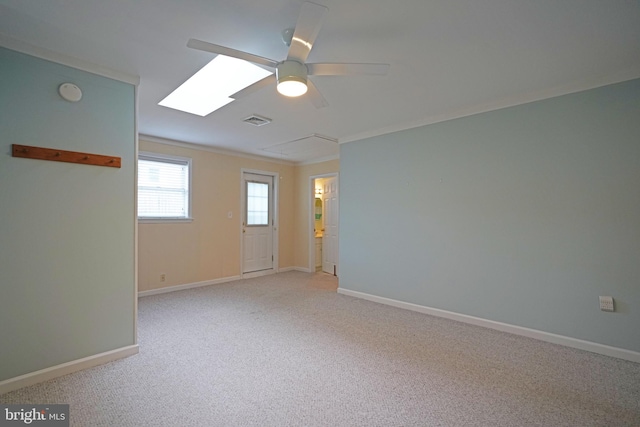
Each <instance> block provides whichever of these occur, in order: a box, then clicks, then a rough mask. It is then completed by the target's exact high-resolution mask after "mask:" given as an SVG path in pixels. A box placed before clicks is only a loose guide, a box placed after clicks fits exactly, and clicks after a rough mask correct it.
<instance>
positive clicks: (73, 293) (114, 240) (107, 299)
mask: <svg viewBox="0 0 640 427" xmlns="http://www.w3.org/2000/svg"><path fill="white" fill-rule="evenodd" d="M63 82H72V83H74V84H76V85H78V86H79V87H80V88H81V89H82V90H83V98H82V100H81V101H80V102H77V103H70V102H67V101H64V100H63V99H62V98H61V97H59V96H58V94H57V88H58V86H59V85H60V84H61V83H63ZM134 96H135V95H134V86H132V85H130V84H126V83H121V82H118V81H114V80H110V79H107V78H103V77H99V76H96V75H93V74H89V73H86V72H83V71H79V70H75V69H72V68H69V67H66V66H62V65H59V64H55V63H52V62H48V61H44V60H41V59H37V58H34V57H31V56H28V55H24V54H21V53H17V52H14V51H11V50H7V49H4V48H0V129H1V131H0V343H1V344H0V381H2V380H6V379H9V378H14V377H16V376H19V375H22V374H26V373H30V372H33V371H37V370H40V369H44V368H48V367H52V366H55V365H58V364H61V363H65V362H69V361H73V360H77V359H80V358H83V357H87V356H92V355H95V354H99V353H102V352H106V351H109V350H114V349H118V348H121V347H125V346H129V345H133V344H135V342H134V339H135V338H134V337H135V334H134V287H135V282H134V150H135V131H134V129H135V128H134V114H135V111H134ZM11 144H23V145H33V146H41V147H49V148H59V149H62V150H71V151H82V152H88V153H96V154H106V155H114V156H120V157H122V168H121V169H115V168H107V167H98V166H87V165H78V164H71V163H60V162H50V161H42V160H31V159H21V158H13V157H11Z"/></svg>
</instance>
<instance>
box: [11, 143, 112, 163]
mask: <svg viewBox="0 0 640 427" xmlns="http://www.w3.org/2000/svg"><path fill="white" fill-rule="evenodd" d="M12 154H13V157H25V158H27V159H40V160H53V161H55V162H68V163H80V164H83V165H95V166H108V167H112V168H119V167H121V159H120V157H116V156H104V155H102V154H90V153H80V152H77V151H65V150H56V149H53V148H42V147H31V146H28V145H18V144H13V149H12Z"/></svg>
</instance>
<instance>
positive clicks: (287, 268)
mask: <svg viewBox="0 0 640 427" xmlns="http://www.w3.org/2000/svg"><path fill="white" fill-rule="evenodd" d="M286 271H302V272H303V273H313V271H311V270H309V269H308V268H305V267H285V268H281V269H280V270H279V271H278V273H284V272H286Z"/></svg>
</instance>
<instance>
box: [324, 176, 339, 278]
mask: <svg viewBox="0 0 640 427" xmlns="http://www.w3.org/2000/svg"><path fill="white" fill-rule="evenodd" d="M322 216H323V217H324V233H323V234H322V271H324V272H325V273H331V274H334V275H336V276H337V275H338V179H337V178H336V177H330V178H324V179H323V180H322Z"/></svg>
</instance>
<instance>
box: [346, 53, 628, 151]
mask: <svg viewBox="0 0 640 427" xmlns="http://www.w3.org/2000/svg"><path fill="white" fill-rule="evenodd" d="M637 78H640V64H636V65H635V66H633V67H630V68H627V69H625V70H622V71H620V72H617V73H614V74H609V75H607V76H599V77H592V78H588V79H582V80H578V81H574V82H572V83H569V84H565V85H560V86H555V87H552V88H549V89H543V90H539V91H534V92H529V93H525V94H522V95H517V96H512V97H507V98H502V99H500V100H498V101H495V102H489V103H486V104H480V105H474V106H471V107H465V108H461V109H457V110H451V111H449V112H446V113H443V114H437V115H434V116H429V117H424V118H421V119H418V120H414V121H410V122H405V123H400V124H395V125H391V126H387V127H384V128H379V129H374V130H370V131H366V132H362V133H358V134H354V135H351V136H348V137H345V138H340V140H339V141H338V143H339V144H346V143H348V142H353V141H359V140H362V139H366V138H372V137H376V136H381V135H387V134H390V133H394V132H400V131H403V130H407V129H413V128H417V127H422V126H427V125H431V124H434V123H439V122H445V121H448V120H454V119H459V118H462V117H467V116H473V115H476V114H480V113H486V112H489V111H495V110H501V109H503V108H509V107H515V106H517V105H522V104H528V103H531V102H535V101H542V100H544V99H550V98H555V97H558V96H563V95H569V94H571V93H577V92H583V91H586V90H590V89H596V88H598V87H602V86H608V85H612V84H616V83H622V82H625V81H629V80H634V79H637Z"/></svg>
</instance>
